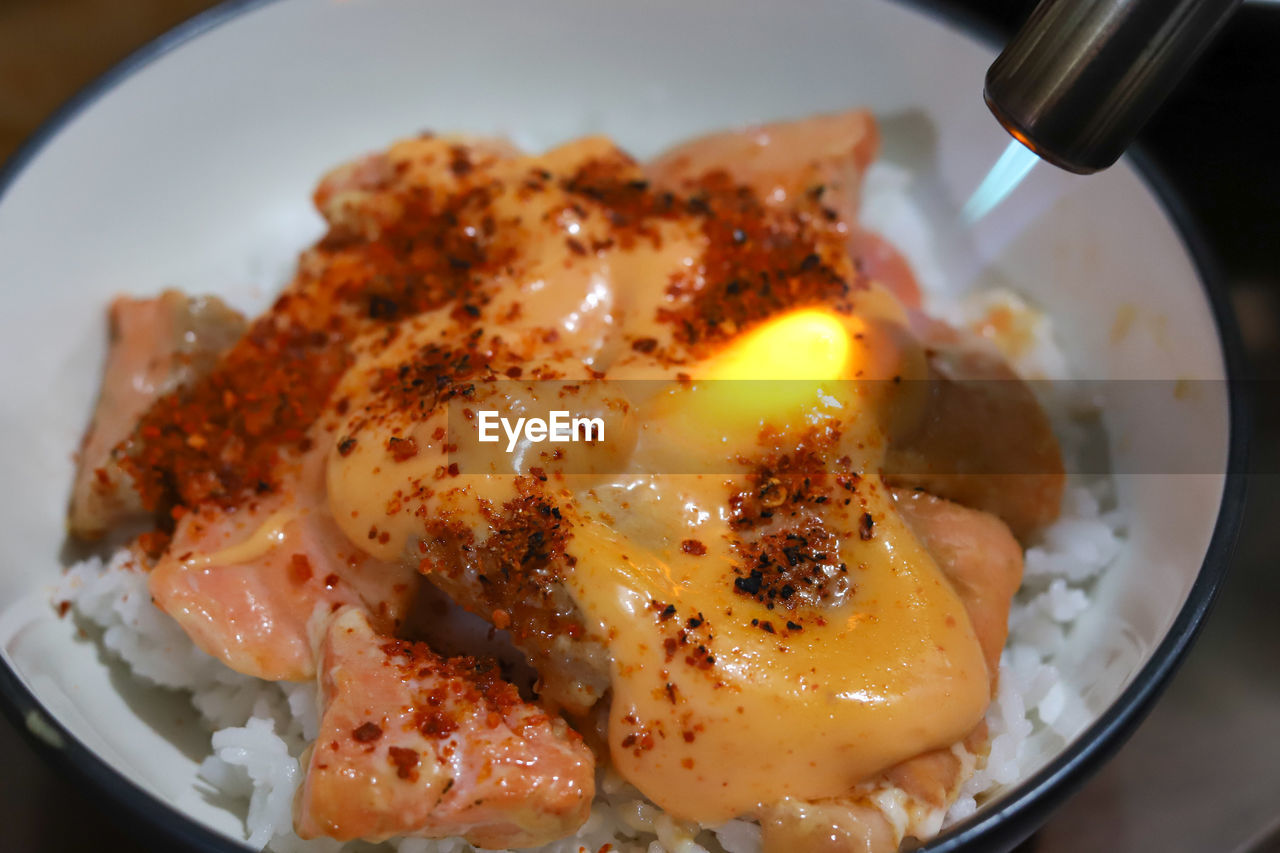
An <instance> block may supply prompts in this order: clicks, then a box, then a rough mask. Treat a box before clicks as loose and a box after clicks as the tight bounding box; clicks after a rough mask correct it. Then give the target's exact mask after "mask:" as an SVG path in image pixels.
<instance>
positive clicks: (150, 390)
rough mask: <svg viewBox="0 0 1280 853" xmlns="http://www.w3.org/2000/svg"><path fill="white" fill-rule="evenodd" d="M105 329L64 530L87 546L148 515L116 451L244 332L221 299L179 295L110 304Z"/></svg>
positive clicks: (241, 323) (168, 292)
mask: <svg viewBox="0 0 1280 853" xmlns="http://www.w3.org/2000/svg"><path fill="white" fill-rule="evenodd" d="M108 324H109V330H108V344H107V347H108V348H107V364H106V369H105V371H104V372H103V376H102V386H101V390H100V391H99V393H98V402H97V405H96V406H95V407H94V410H93V417H92V419H91V420H90V421H89V428H88V430H86V431H85V435H84V440H83V441H82V442H81V445H80V453H79V458H78V467H77V469H76V478H75V482H74V485H73V486H72V490H71V505H70V509H69V510H68V512H67V528H68V529H69V530H70V532H71V534H72V535H73V536H77V537H80V538H82V539H97V538H99V537H101V536H102V535H103V534H104V533H106V532H107V531H108V530H110V529H111V528H112V527H115V526H116V525H119V524H122V523H124V522H126V521H128V520H130V519H131V518H132V517H134V516H141V515H142V514H143V508H142V502H141V499H140V498H139V496H138V493H137V491H136V490H135V489H134V488H133V481H132V479H131V478H130V477H129V475H128V474H127V473H126V472H125V471H124V470H122V469H121V467H120V463H119V461H118V458H117V456H116V454H117V447H118V446H119V445H120V443H121V442H122V441H123V440H124V439H125V438H126V437H127V436H128V435H129V434H130V433H131V432H132V431H133V429H134V427H135V426H136V424H137V422H138V418H139V417H141V415H142V413H143V412H145V411H146V410H147V407H148V406H150V405H151V403H152V402H154V401H155V399H156V398H157V397H159V396H161V395H162V394H166V393H168V392H169V391H171V390H173V389H174V388H177V387H178V386H180V385H184V384H186V383H188V382H190V381H191V380H193V379H195V378H196V377H198V376H201V375H203V374H205V373H206V372H208V370H209V368H210V367H212V366H213V364H214V362H215V361H216V360H217V358H218V356H219V355H221V354H222V353H223V352H224V351H226V349H227V348H228V347H230V346H231V345H232V344H233V343H235V341H236V339H237V338H239V337H240V336H241V335H242V334H243V333H244V330H245V319H244V317H243V316H241V315H240V313H239V312H238V311H235V310H233V309H231V308H228V307H227V306H226V305H225V304H224V303H223V302H222V300H220V299H218V298H217V297H214V296H187V295H186V294H183V293H179V292H178V291H176V290H166V291H165V292H164V293H162V294H160V295H159V296H157V297H154V298H151V299H133V298H130V297H127V296H122V297H120V298H119V299H116V301H115V302H113V303H111V308H110V312H109V314H108Z"/></svg>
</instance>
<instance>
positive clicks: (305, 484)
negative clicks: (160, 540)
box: [150, 448, 418, 681]
mask: <svg viewBox="0 0 1280 853" xmlns="http://www.w3.org/2000/svg"><path fill="white" fill-rule="evenodd" d="M323 457H324V453H323V452H322V450H321V449H319V448H316V449H313V450H312V451H310V452H309V453H308V454H306V455H305V456H304V458H303V459H302V460H301V462H300V463H299V465H298V468H297V470H296V471H291V472H289V473H288V474H287V475H286V476H285V477H284V478H282V480H283V482H282V484H281V487H280V489H279V491H278V492H277V493H276V494H273V495H269V496H265V497H263V498H262V499H260V500H258V501H255V502H252V503H251V504H249V505H246V506H244V507H240V508H238V509H235V510H227V509H223V508H221V507H218V506H217V505H215V504H209V505H206V506H204V507H202V508H201V509H199V510H196V511H190V512H187V513H186V514H185V515H183V516H182V518H181V519H180V520H179V522H178V525H177V528H176V529H175V531H174V534H173V541H172V542H171V544H170V545H169V548H168V550H167V551H166V552H165V554H164V555H163V556H162V557H161V558H160V559H159V560H158V561H157V563H156V565H155V568H154V569H152V571H151V576H150V588H151V596H152V598H153V599H154V600H155V603H156V605H157V606H158V607H160V609H162V610H164V611H165V612H166V613H168V614H169V615H170V616H172V617H173V618H174V619H176V620H177V621H178V624H179V625H181V626H182V628H183V630H184V631H186V632H187V634H188V635H189V636H190V637H191V639H192V640H194V641H195V643H196V645H198V646H199V647H200V648H202V649H203V650H204V651H206V652H208V653H209V654H211V655H213V656H214V657H216V658H218V659H219V660H221V661H223V662H224V663H226V664H227V665H228V666H230V667H231V668H232V669H234V670H237V671H238V672H242V673H245V674H246V675H252V676H254V677H257V678H265V679H267V680H270V681H281V680H283V681H302V680H305V679H308V678H312V677H314V675H315V672H316V665H315V656H314V652H313V644H312V633H311V630H312V626H313V625H314V624H316V622H317V621H318V623H319V624H320V625H323V624H324V623H323V620H325V619H327V618H328V617H329V614H330V613H332V612H333V611H334V610H336V609H338V608H340V607H342V606H344V605H357V606H359V607H361V608H363V609H366V610H367V611H368V612H369V613H370V619H371V620H372V621H373V623H374V625H375V626H376V628H377V629H378V630H380V631H386V632H391V631H394V630H396V629H397V628H399V627H400V624H401V621H402V619H403V618H404V617H405V615H406V610H407V609H408V607H409V605H410V603H411V602H412V600H413V597H414V594H415V589H416V585H417V583H418V575H417V572H416V571H415V570H414V568H413V567H412V566H404V565H402V564H399V563H387V562H384V561H381V560H378V559H375V558H374V557H371V556H369V555H368V554H366V553H364V552H363V551H361V550H360V549H359V548H357V547H355V546H354V545H352V544H351V542H350V541H349V540H348V539H347V538H346V537H345V536H344V535H343V533H342V530H341V529H340V528H339V527H338V526H337V524H336V523H334V520H333V518H332V516H331V515H330V513H329V508H328V505H327V502H326V501H325V490H324V467H323V464H322V463H323Z"/></svg>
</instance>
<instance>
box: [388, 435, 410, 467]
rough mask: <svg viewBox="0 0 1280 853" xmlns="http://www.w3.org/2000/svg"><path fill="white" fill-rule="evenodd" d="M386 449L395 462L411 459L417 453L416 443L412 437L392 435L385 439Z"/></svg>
mask: <svg viewBox="0 0 1280 853" xmlns="http://www.w3.org/2000/svg"><path fill="white" fill-rule="evenodd" d="M387 451H388V452H389V453H390V454H391V458H392V459H394V460H396V461H397V462H404V461H405V460H406V459H412V458H413V457H415V456H417V455H418V443H417V442H416V441H414V440H413V438H412V437H409V438H401V437H400V436H398V435H393V436H391V438H389V439H387Z"/></svg>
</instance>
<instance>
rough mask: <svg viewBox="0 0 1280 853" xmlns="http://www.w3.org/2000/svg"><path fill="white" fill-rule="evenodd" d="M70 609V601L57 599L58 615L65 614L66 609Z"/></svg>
mask: <svg viewBox="0 0 1280 853" xmlns="http://www.w3.org/2000/svg"><path fill="white" fill-rule="evenodd" d="M70 609H71V602H70V601H59V602H58V615H59V616H66V615H67V611H68V610H70Z"/></svg>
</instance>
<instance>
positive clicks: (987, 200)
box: [960, 139, 1040, 225]
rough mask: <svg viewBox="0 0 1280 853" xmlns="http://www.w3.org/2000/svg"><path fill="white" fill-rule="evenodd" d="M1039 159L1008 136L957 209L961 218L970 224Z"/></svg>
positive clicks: (988, 210)
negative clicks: (997, 155)
mask: <svg viewBox="0 0 1280 853" xmlns="http://www.w3.org/2000/svg"><path fill="white" fill-rule="evenodd" d="M1039 160H1040V158H1039V157H1037V156H1036V155H1035V152H1034V151H1032V150H1031V149H1030V148H1028V147H1027V146H1025V145H1023V144H1022V143H1021V142H1019V141H1018V140H1016V139H1013V140H1010V142H1009V147H1008V148H1006V149H1005V150H1004V153H1003V154H1001V155H1000V159H999V160H997V161H996V164H995V165H994V166H992V167H991V171H990V172H987V176H986V177H985V178H983V179H982V183H981V184H979V185H978V188H977V189H976V190H974V191H973V195H971V196H969V200H968V201H966V202H965V203H964V207H963V208H962V209H961V210H960V216H961V218H962V219H963V220H964V221H965V223H966V224H967V225H973V224H974V223H975V222H977V221H978V220H980V219H981V218H982V217H984V216H986V215H987V214H988V213H990V212H991V211H992V210H993V209H994V208H995V206H996V205H998V204H999V203H1000V202H1002V201H1004V199H1005V197H1006V196H1007V195H1009V193H1011V192H1013V190H1014V189H1015V188H1016V187H1017V186H1018V184H1020V183H1022V179H1023V178H1025V177H1026V176H1027V174H1028V173H1029V172H1030V171H1031V168H1032V167H1033V166H1035V164H1036V163H1037V162H1039Z"/></svg>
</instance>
